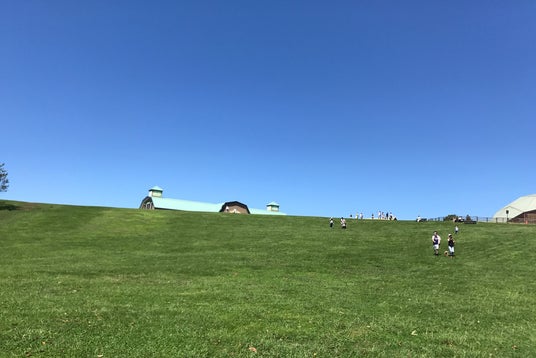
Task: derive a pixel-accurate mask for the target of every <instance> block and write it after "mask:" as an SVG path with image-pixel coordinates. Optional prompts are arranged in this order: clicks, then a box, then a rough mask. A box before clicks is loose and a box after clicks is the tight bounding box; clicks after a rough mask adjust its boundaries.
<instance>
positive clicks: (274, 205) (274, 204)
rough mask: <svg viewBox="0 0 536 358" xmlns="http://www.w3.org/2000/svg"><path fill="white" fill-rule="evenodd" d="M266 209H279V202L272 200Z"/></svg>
mask: <svg viewBox="0 0 536 358" xmlns="http://www.w3.org/2000/svg"><path fill="white" fill-rule="evenodd" d="M266 210H268V211H279V204H278V203H276V202H275V201H272V202H271V203H268V204H266Z"/></svg>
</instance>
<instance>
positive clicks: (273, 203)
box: [266, 201, 279, 206]
mask: <svg viewBox="0 0 536 358" xmlns="http://www.w3.org/2000/svg"><path fill="white" fill-rule="evenodd" d="M266 206H279V204H278V203H276V202H275V201H272V202H271V203H268V204H266Z"/></svg>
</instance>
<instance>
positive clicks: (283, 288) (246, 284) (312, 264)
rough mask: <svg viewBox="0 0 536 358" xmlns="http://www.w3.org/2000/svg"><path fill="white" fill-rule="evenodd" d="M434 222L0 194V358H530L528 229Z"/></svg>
mask: <svg viewBox="0 0 536 358" xmlns="http://www.w3.org/2000/svg"><path fill="white" fill-rule="evenodd" d="M434 230H438V231H439V233H440V235H441V236H442V238H443V243H442V247H441V251H443V250H446V238H447V234H448V233H449V232H452V231H453V224H452V223H450V222H447V223H444V222H440V223H434V222H425V223H415V222H404V221H398V222H386V221H371V220H364V221H355V220H349V221H348V229H347V230H342V229H340V228H339V227H338V226H336V227H335V228H334V229H331V230H330V229H329V225H328V220H327V219H326V218H315V217H292V216H277V217H274V216H253V215H250V216H246V215H233V214H220V213H218V214H215V213H206V214H205V213H191V212H176V211H175V212H174V211H141V210H131V209H112V208H100V207H76V206H61V205H51V204H30V203H21V202H12V201H0V243H1V250H0V264H1V269H0V270H1V272H0V356H2V357H23V356H34V357H153V356H154V357H257V356H258V357H360V356H363V357H365V356H367V357H530V356H536V338H535V337H536V328H535V327H536V324H535V317H536V315H535V313H536V308H535V307H536V290H535V288H536V283H535V280H534V274H535V273H536V269H535V266H534V254H533V252H534V251H535V249H536V227H535V226H527V225H511V224H508V225H506V224H485V223H479V224H477V225H461V226H460V233H459V234H458V236H457V238H456V239H457V246H456V258H454V259H450V258H447V257H434V256H433V255H432V248H431V241H430V240H431V235H432V232H433V231H434Z"/></svg>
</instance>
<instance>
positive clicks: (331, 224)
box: [329, 218, 333, 229]
mask: <svg viewBox="0 0 536 358" xmlns="http://www.w3.org/2000/svg"><path fill="white" fill-rule="evenodd" d="M329 228H330V229H333V218H330V219H329Z"/></svg>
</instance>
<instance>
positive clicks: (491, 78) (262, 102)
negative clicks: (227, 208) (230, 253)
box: [0, 0, 536, 219]
mask: <svg viewBox="0 0 536 358" xmlns="http://www.w3.org/2000/svg"><path fill="white" fill-rule="evenodd" d="M535 119H536V1H533V0H516V1H511V0H504V1H494V0H479V1H466V0H459V1H456V0H455V1H433V0H432V1H429V0H421V1H412V0H409V1H398V0H383V1H382V0H379V1H317V0H308V1H287V0H284V1H279V0H271V1H251V0H243V1H234V0H229V1H212V0H208V1H133V0H91V1H71V0H69V1H68V0H49V1H41V0H25V1H16V0H4V1H1V2H0V123H1V127H0V133H1V138H0V163H1V162H4V163H5V169H6V170H7V171H8V173H9V180H10V187H9V189H8V191H7V192H5V193H0V199H12V200H21V201H32V202H45V203H61V204H76V205H97V206H112V207H125V208H136V207H138V206H139V204H140V202H141V200H142V199H143V198H144V197H145V196H146V195H147V191H148V189H150V188H151V187H153V186H155V185H158V186H160V187H162V188H163V189H164V196H166V197H171V198H176V199H185V200H194V201H204V202H211V203H219V202H225V201H234V200H237V201H240V202H243V203H245V204H247V205H248V206H250V207H252V208H264V207H265V205H266V204H267V203H269V202H271V201H276V202H278V203H279V204H280V206H281V211H283V212H286V213H287V214H290V215H307V216H308V215H311V216H335V217H340V216H349V215H350V214H352V215H355V213H356V212H363V213H364V215H365V216H367V217H370V215H371V214H372V213H375V215H376V213H377V212H378V210H381V211H390V212H393V214H395V215H396V216H398V217H399V218H400V219H414V218H415V217H416V216H417V215H421V216H423V217H439V216H445V215H448V214H457V215H466V214H470V215H478V216H493V214H494V213H495V212H496V211H497V210H499V209H500V208H502V207H503V206H505V205H507V204H508V203H510V202H511V201H513V200H515V199H517V198H518V197H520V196H523V195H528V194H534V193H536V187H535V183H536V166H535V154H536V149H535V144H534V138H535V134H536V121H535Z"/></svg>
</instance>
